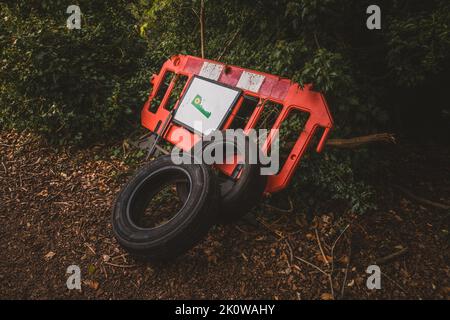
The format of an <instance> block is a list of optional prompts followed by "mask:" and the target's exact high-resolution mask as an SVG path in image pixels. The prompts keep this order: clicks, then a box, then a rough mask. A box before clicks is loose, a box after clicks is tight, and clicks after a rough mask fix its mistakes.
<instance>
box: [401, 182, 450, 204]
mask: <svg viewBox="0 0 450 320" xmlns="http://www.w3.org/2000/svg"><path fill="white" fill-rule="evenodd" d="M394 187H396V188H397V189H399V190H400V191H401V192H403V193H404V194H405V195H406V196H408V197H410V198H411V199H413V200H416V201H417V202H420V203H423V204H426V205H429V206H433V207H436V208H439V209H443V210H450V206H449V205H446V204H443V203H439V202H434V201H431V200H428V199H425V198H422V197H419V196H416V195H414V194H413V193H411V192H410V191H408V190H407V189H405V188H403V187H401V186H398V185H395V186H394Z"/></svg>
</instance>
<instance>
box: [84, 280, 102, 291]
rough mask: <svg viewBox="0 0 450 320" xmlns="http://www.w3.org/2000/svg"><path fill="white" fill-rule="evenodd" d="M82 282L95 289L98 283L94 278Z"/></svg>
mask: <svg viewBox="0 0 450 320" xmlns="http://www.w3.org/2000/svg"><path fill="white" fill-rule="evenodd" d="M83 283H84V284H85V285H87V286H88V287H89V288H91V289H94V290H97V289H98V287H99V286H100V284H99V283H98V282H97V281H94V280H84V281H83Z"/></svg>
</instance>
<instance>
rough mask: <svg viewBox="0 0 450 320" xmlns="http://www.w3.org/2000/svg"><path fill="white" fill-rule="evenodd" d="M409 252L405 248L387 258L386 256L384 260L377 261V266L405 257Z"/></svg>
mask: <svg viewBox="0 0 450 320" xmlns="http://www.w3.org/2000/svg"><path fill="white" fill-rule="evenodd" d="M407 252H408V248H403V249H402V250H399V251H397V252H394V253H392V254H390V255H387V256H385V257H383V258H380V259H377V261H376V262H375V264H383V263H386V262H389V261H391V260H394V259H396V258H398V257H401V256H403V255H404V254H405V253H407Z"/></svg>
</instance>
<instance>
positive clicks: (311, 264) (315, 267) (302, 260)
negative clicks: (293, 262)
mask: <svg viewBox="0 0 450 320" xmlns="http://www.w3.org/2000/svg"><path fill="white" fill-rule="evenodd" d="M294 258H295V259H297V260H299V261H301V262H303V263H306V264H307V265H309V266H311V267H313V268H314V269H316V270H318V271H320V272H322V273H323V274H324V275H326V276H328V273H326V272H325V271H323V270H322V269H321V268H319V267H318V266H316V265H315V264H313V263H311V262H309V261H306V260H305V259H302V258H300V257H297V256H294Z"/></svg>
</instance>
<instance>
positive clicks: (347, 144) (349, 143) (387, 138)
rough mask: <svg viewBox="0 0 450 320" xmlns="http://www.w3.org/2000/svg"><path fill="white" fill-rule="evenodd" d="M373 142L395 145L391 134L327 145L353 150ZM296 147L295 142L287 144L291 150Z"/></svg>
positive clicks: (356, 138)
mask: <svg viewBox="0 0 450 320" xmlns="http://www.w3.org/2000/svg"><path fill="white" fill-rule="evenodd" d="M373 142H385V143H395V137H394V135H393V134H391V133H377V134H371V135H368V136H361V137H355V138H349V139H329V140H327V142H326V145H327V146H330V147H335V148H346V149H353V148H358V147H360V146H362V145H365V144H369V143H373ZM294 145H295V141H291V142H287V143H286V146H287V147H288V148H291V147H293V146H294Z"/></svg>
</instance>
